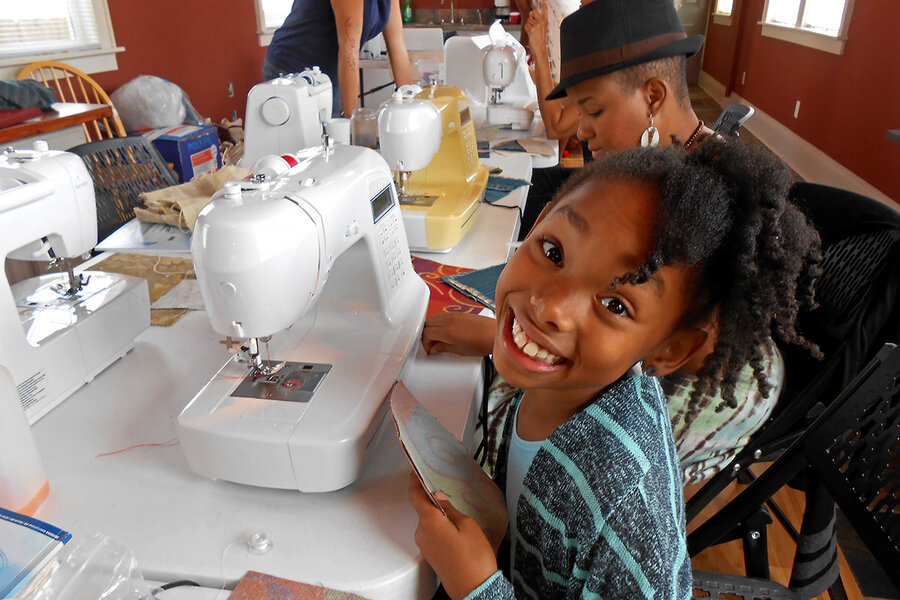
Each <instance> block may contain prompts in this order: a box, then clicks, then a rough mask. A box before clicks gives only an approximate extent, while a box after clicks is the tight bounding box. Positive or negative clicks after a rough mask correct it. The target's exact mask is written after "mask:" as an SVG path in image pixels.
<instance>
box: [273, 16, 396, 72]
mask: <svg viewBox="0 0 900 600" xmlns="http://www.w3.org/2000/svg"><path fill="white" fill-rule="evenodd" d="M362 1H363V27H362V39H361V40H360V43H359V45H360V47H362V45H363V44H365V43H366V42H368V41H369V40H371V39H372V38H374V37H375V36H376V35H378V34H379V33H381V31H382V30H383V29H384V28H385V26H386V25H387V22H388V18H389V17H390V15H391V0H362ZM266 61H267V62H268V63H269V64H270V65H271V66H272V67H274V68H275V69H276V70H278V71H280V72H283V73H296V72H299V71H302V70H303V69H307V68H309V67H312V66H316V65H318V66H319V68H321V69H322V71H323V72H324V73H325V74H327V75H328V76H329V77H330V78H331V85H332V86H333V87H334V88H335V89H337V87H338V80H337V70H338V69H337V65H338V38H337V26H336V25H335V23H334V10H333V9H332V8H331V0H294V4H293V6H292V7H291V12H290V14H289V15H288V16H287V18H286V19H285V20H284V23H283V24H282V25H281V27H279V28H278V29H277V30H276V31H275V34H274V35H273V36H272V42H271V43H270V44H269V50H268V52H267V53H266Z"/></svg>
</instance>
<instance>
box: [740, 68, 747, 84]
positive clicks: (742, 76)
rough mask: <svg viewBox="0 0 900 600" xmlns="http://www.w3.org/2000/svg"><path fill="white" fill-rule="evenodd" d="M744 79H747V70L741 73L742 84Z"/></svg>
mask: <svg viewBox="0 0 900 600" xmlns="http://www.w3.org/2000/svg"><path fill="white" fill-rule="evenodd" d="M746 81H747V71H744V72H743V73H742V74H741V85H744V82H746Z"/></svg>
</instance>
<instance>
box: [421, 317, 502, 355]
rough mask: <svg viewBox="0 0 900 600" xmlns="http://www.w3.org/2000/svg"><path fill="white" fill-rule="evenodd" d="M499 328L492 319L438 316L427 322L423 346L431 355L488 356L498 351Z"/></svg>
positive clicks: (423, 331)
mask: <svg viewBox="0 0 900 600" xmlns="http://www.w3.org/2000/svg"><path fill="white" fill-rule="evenodd" d="M495 327H496V321H495V320H494V319H492V318H490V317H482V316H479V315H471V314H460V313H437V314H436V315H434V316H433V317H431V318H430V319H428V320H427V321H425V328H424V329H423V330H422V345H423V346H425V352H426V353H427V354H439V353H441V352H449V353H451V354H461V355H463V356H485V355H487V354H490V353H491V352H493V350H494V329H495Z"/></svg>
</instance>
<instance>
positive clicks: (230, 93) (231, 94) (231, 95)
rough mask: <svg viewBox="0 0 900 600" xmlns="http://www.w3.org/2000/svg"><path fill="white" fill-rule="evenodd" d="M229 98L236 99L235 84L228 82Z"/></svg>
mask: <svg viewBox="0 0 900 600" xmlns="http://www.w3.org/2000/svg"><path fill="white" fill-rule="evenodd" d="M228 97H229V98H234V84H233V83H232V82H230V81H229V82H228Z"/></svg>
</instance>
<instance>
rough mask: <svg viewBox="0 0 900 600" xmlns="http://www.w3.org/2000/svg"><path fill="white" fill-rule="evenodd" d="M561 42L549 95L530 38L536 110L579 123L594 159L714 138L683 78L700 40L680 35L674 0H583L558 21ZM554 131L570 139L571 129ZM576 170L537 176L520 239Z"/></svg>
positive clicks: (539, 51)
mask: <svg viewBox="0 0 900 600" xmlns="http://www.w3.org/2000/svg"><path fill="white" fill-rule="evenodd" d="M535 12H537V11H535ZM539 19H540V16H538V15H535V20H539ZM560 44H561V50H560V53H561V65H560V82H559V84H558V85H556V87H555V88H552V89H551V85H552V83H551V82H552V80H551V79H550V77H549V71H547V73H546V74H545V73H543V70H544V69H545V68H548V67H546V66H545V61H544V60H542V58H543V55H544V54H546V52H544V51H543V48H542V46H541V39H540V36H533V37H532V51H533V53H534V55H535V75H536V77H535V85H536V86H537V88H538V95H539V96H540V98H541V110H542V113H543V112H548V113H551V114H552V115H553V117H551V118H552V119H553V121H554V124H556V123H561V124H563V125H568V126H571V124H572V123H573V122H575V123H577V135H578V138H579V139H581V140H582V141H583V142H585V143H586V145H587V147H588V150H589V152H590V153H591V154H593V155H595V156H596V155H599V154H601V153H603V152H612V151H617V150H624V149H625V148H630V147H633V146H638V145H660V146H667V145H669V144H671V143H672V140H673V136H674V139H677V140H678V141H679V142H680V143H683V144H685V145H686V146H688V147H692V146H693V145H694V144H696V143H697V140H698V139H699V138H701V137H702V136H703V135H708V134H711V133H712V130H711V129H709V128H708V127H706V125H705V124H704V123H703V122H702V121H700V119H698V118H697V115H696V114H694V111H693V109H692V108H691V103H690V97H689V94H688V86H687V81H686V79H685V60H686V59H687V58H688V57H690V56H693V55H694V54H696V53H697V52H699V51H700V48H701V46H702V45H703V36H701V35H694V36H688V35H686V34H685V32H684V27H683V26H682V24H681V21H680V20H679V18H678V13H677V12H676V10H675V5H674V3H673V2H672V0H595V1H593V2H590V3H588V2H583V6H582V7H581V8H580V9H579V10H577V11H576V12H574V13H572V14H571V15H569V16H568V17H567V18H566V19H565V20H563V22H562V26H561V31H560ZM558 129H559V130H560V133H561V135H560V137H567V134H568V133H569V131H563V130H564V129H569V127H558ZM573 172H574V169H570V168H566V167H561V166H557V167H551V168H549V169H542V170H536V171H535V174H534V177H533V179H532V187H531V190H530V191H529V194H528V201H527V203H526V205H525V210H524V212H523V215H522V226H521V229H520V233H519V237H520V239H523V238H524V237H525V235H527V234H528V232H529V231H530V230H531V227H532V225H533V224H534V221H535V220H536V219H537V216H538V215H539V214H540V212H541V210H542V209H543V208H544V206H545V205H546V204H547V202H549V201H550V199H551V198H552V197H553V195H554V194H555V193H556V191H557V190H558V189H559V187H560V186H561V185H562V184H563V182H565V180H566V179H568V178H569V176H570V175H571V174H572V173H573Z"/></svg>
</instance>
